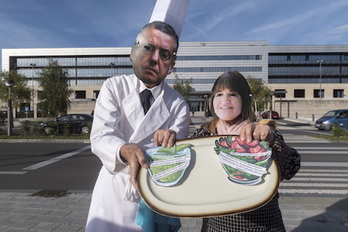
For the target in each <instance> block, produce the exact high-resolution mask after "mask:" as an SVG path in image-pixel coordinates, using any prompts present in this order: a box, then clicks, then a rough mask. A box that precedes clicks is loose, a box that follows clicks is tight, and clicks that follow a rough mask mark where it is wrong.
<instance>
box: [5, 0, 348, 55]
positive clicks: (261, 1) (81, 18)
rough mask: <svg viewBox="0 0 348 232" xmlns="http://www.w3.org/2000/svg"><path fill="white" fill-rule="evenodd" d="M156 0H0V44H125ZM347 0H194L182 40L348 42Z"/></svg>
mask: <svg viewBox="0 0 348 232" xmlns="http://www.w3.org/2000/svg"><path fill="white" fill-rule="evenodd" d="M155 3H156V0H0V49H3V48H51V47H52V48H55V47H56V48H62V47H128V46H131V45H132V44H133V41H134V39H135V36H136V34H137V33H138V32H139V29H140V28H141V27H142V26H143V25H144V24H146V23H147V22H148V21H149V19H150V16H151V13H152V10H153V8H154V6H155ZM347 12H348V1H347V0H190V5H189V9H188V12H187V16H186V21H185V25H184V28H183V31H182V34H181V41H245V40H249V41H250V40H266V41H268V43H269V44H270V45H314V44H347V43H348V16H347Z"/></svg>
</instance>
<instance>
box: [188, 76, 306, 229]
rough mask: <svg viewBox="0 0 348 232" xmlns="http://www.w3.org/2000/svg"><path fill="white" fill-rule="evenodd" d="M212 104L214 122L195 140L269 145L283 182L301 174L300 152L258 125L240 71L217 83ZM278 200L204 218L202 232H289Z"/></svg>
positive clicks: (268, 128)
mask: <svg viewBox="0 0 348 232" xmlns="http://www.w3.org/2000/svg"><path fill="white" fill-rule="evenodd" d="M209 104H210V109H211V110H212V113H213V119H212V120H211V121H210V122H208V123H207V124H205V125H203V126H202V127H201V128H199V129H198V130H197V131H196V132H195V133H194V134H193V136H192V137H193V138H197V137H204V136H212V135H237V136H238V135H239V136H240V138H241V139H242V140H247V141H248V142H251V141H252V140H253V139H259V140H263V141H266V142H268V144H269V145H270V146H271V147H272V158H273V159H274V160H275V161H276V162H277V164H278V166H279V169H280V175H281V180H283V179H287V180H289V179H291V178H292V177H293V176H294V175H295V174H296V173H297V171H298V170H299V168H300V159H301V158H300V155H299V154H298V152H297V151H296V150H295V149H293V148H291V147H289V146H288V145H287V144H286V143H285V142H284V139H283V137H282V135H281V134H280V133H279V132H278V131H277V130H276V129H275V128H272V127H270V126H268V125H264V124H261V123H258V122H255V120H256V116H255V114H254V113H253V111H252V108H251V92H250V87H249V85H248V82H247V81H246V79H245V78H244V76H243V75H241V74H240V73H239V72H237V71H229V72H225V73H223V74H221V75H220V77H219V78H218V79H217V80H216V81H215V83H214V86H213V88H212V95H211V97H210V99H209ZM278 198H279V194H278V192H277V193H276V194H275V196H274V197H273V199H271V201H270V202H268V203H267V204H266V205H264V206H262V207H261V208H259V209H256V210H254V211H251V212H247V213H242V214H233V215H227V216H221V217H211V218H204V219H203V225H202V232H221V231H231V232H232V231H235V232H241V231H250V232H251V231H252V232H259V231H265V232H266V231H267V232H270V231H276V232H279V231H285V228H284V223H283V219H282V215H281V212H280V209H279V205H278Z"/></svg>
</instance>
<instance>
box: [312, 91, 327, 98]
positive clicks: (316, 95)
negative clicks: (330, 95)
mask: <svg viewBox="0 0 348 232" xmlns="http://www.w3.org/2000/svg"><path fill="white" fill-rule="evenodd" d="M324 96H325V90H323V89H315V90H314V92H313V97H314V98H324Z"/></svg>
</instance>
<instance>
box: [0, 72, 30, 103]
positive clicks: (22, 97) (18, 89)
mask: <svg viewBox="0 0 348 232" xmlns="http://www.w3.org/2000/svg"><path fill="white" fill-rule="evenodd" d="M0 76H1V79H2V81H1V82H0V101H2V102H7V101H8V99H9V96H8V87H7V86H6V84H5V82H6V80H9V79H10V80H13V81H14V82H15V85H14V86H13V87H11V99H12V102H13V106H14V108H18V107H19V106H20V104H21V103H26V102H30V96H31V94H32V90H31V89H30V88H29V87H28V86H27V78H26V77H25V76H24V75H22V74H19V73H17V71H16V70H10V71H4V72H2V73H1V74H0Z"/></svg>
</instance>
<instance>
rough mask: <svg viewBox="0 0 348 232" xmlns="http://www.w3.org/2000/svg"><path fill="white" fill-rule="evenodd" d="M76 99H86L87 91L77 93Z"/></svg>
mask: <svg viewBox="0 0 348 232" xmlns="http://www.w3.org/2000/svg"><path fill="white" fill-rule="evenodd" d="M75 98H76V99H82V98H86V91H75Z"/></svg>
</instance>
